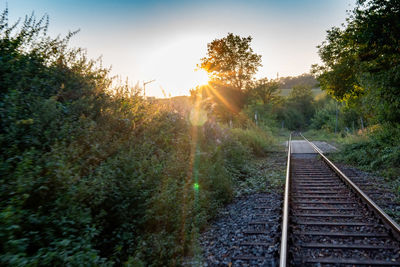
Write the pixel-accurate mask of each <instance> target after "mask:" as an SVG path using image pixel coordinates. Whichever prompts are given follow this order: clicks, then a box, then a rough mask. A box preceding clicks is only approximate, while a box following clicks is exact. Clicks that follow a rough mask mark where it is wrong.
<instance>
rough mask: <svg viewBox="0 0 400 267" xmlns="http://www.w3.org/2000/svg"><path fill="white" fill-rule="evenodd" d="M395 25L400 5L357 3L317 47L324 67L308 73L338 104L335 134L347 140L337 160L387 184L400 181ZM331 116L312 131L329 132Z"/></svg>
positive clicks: (321, 114) (378, 0) (377, 0)
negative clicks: (338, 131) (372, 173)
mask: <svg viewBox="0 0 400 267" xmlns="http://www.w3.org/2000/svg"><path fill="white" fill-rule="evenodd" d="M399 22H400V1H398V0H394V1H387V0H367V1H366V0H359V1H357V5H356V7H355V9H354V10H353V11H352V12H351V13H350V14H349V16H348V18H347V19H346V24H344V25H343V27H342V28H338V27H333V28H332V29H330V30H329V31H328V34H327V37H326V41H325V42H323V43H322V44H321V46H319V54H320V56H321V59H322V61H323V65H322V66H314V67H313V71H314V73H315V74H316V75H317V76H318V81H319V82H320V84H321V87H322V89H324V90H326V91H327V92H328V93H329V94H330V95H332V96H333V97H334V98H335V99H336V100H337V101H339V102H340V103H339V104H337V105H338V106H339V108H336V110H337V111H336V112H337V113H339V115H338V116H339V120H338V123H336V125H335V129H336V128H338V129H341V131H342V134H343V135H349V140H351V142H350V143H348V144H347V145H345V146H344V151H343V153H342V156H341V157H338V158H340V159H342V160H344V161H346V162H348V163H351V164H355V165H357V166H360V167H362V168H364V169H367V170H374V171H379V172H380V173H381V174H383V175H384V176H386V177H389V178H392V179H398V178H399V177H400V171H399V168H398V166H400V158H399V147H400V146H399V144H398V140H399V118H400V117H399V114H400V113H399V103H400V97H399V88H400V78H399V77H400V75H399V73H400V72H399V59H400V50H399V49H398V47H399V45H400V23H399ZM333 114H334V107H333V103H328V104H327V105H325V107H323V108H322V109H320V110H319V111H317V113H316V116H315V117H314V119H313V127H314V128H321V129H325V130H327V131H332V128H333V117H334V115H333ZM336 121H337V120H336V119H335V122H336ZM337 124H339V126H338V125H337ZM357 129H360V130H359V131H358V130H357ZM396 140H397V141H396ZM397 193H398V192H397Z"/></svg>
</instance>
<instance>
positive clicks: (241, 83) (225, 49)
mask: <svg viewBox="0 0 400 267" xmlns="http://www.w3.org/2000/svg"><path fill="white" fill-rule="evenodd" d="M251 40H252V38H251V36H248V37H240V36H239V35H234V34H233V33H228V35H227V36H226V37H224V38H221V39H215V40H213V41H212V42H211V43H209V44H208V45H207V56H206V57H204V58H202V59H201V60H200V61H201V62H200V64H199V65H198V68H201V69H204V70H205V71H207V72H208V73H209V74H210V75H211V79H212V80H213V81H215V82H219V83H222V84H223V85H225V86H230V87H233V88H234V89H236V90H243V89H245V88H247V87H249V85H251V83H252V79H253V75H254V74H255V73H256V72H257V69H258V67H260V66H261V56H260V55H257V54H256V53H254V51H253V49H252V48H251V47H250V42H251Z"/></svg>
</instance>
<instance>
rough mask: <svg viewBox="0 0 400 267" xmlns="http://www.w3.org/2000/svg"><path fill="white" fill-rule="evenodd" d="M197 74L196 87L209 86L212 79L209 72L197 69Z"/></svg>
mask: <svg viewBox="0 0 400 267" xmlns="http://www.w3.org/2000/svg"><path fill="white" fill-rule="evenodd" d="M194 72H195V76H194V78H195V81H196V82H197V84H196V85H207V84H208V82H209V80H210V77H209V76H208V73H207V71H205V70H203V69H197V70H195V71H194Z"/></svg>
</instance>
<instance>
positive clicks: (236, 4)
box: [0, 0, 355, 97]
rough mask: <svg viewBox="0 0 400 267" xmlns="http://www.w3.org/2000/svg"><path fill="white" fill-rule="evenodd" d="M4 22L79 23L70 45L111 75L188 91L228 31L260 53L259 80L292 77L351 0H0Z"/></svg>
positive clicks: (60, 28) (57, 26) (156, 91)
mask: <svg viewBox="0 0 400 267" xmlns="http://www.w3.org/2000/svg"><path fill="white" fill-rule="evenodd" d="M6 2H7V3H8V8H9V15H10V19H11V21H15V20H16V19H17V18H19V17H24V16H25V15H26V14H30V13H31V12H32V11H34V12H35V14H36V15H37V16H38V17H40V16H42V15H44V14H48V15H49V16H50V29H49V30H50V34H51V35H52V36H56V35H58V34H61V35H65V34H66V33H67V32H68V31H69V30H77V29H80V32H79V34H78V35H76V36H75V37H74V38H73V39H72V41H71V45H72V46H73V47H83V48H86V49H87V51H88V55H89V57H91V58H97V57H99V56H102V57H103V64H104V65H105V66H110V65H111V66H112V73H113V74H117V75H120V76H121V77H123V78H124V77H128V78H129V80H130V82H131V83H132V84H135V83H136V82H137V81H139V82H140V83H141V84H142V83H143V81H149V80H153V79H155V80H156V81H155V82H153V83H151V84H148V85H147V86H146V95H149V96H157V97H162V96H163V94H162V90H161V88H163V89H164V91H165V92H166V93H167V95H169V94H171V95H172V96H176V95H185V94H186V95H187V94H188V91H189V89H190V88H193V87H194V86H196V85H197V84H199V83H204V82H205V81H204V74H203V73H201V72H195V71H194V69H195V68H196V64H198V63H199V61H200V58H202V57H204V56H205V55H206V51H207V43H209V42H211V41H212V40H213V39H216V38H222V37H225V36H226V35H227V33H228V32H232V33H234V34H238V35H241V36H243V37H244V36H248V35H251V36H252V37H253V41H252V47H253V49H254V51H255V52H256V53H258V54H261V55H262V64H263V67H262V68H260V69H259V72H258V74H257V77H258V78H261V77H268V78H275V77H276V76H277V73H279V76H280V77H282V76H294V75H299V74H302V73H304V72H309V70H310V66H311V64H314V63H318V62H320V61H319V57H318V54H317V48H316V46H317V45H318V44H320V43H321V42H322V41H323V40H324V39H325V35H326V30H328V29H329V28H331V27H332V26H340V24H341V23H343V22H344V21H345V17H346V10H349V9H352V7H354V3H355V0H247V1H246V0H243V1H239V0H236V1H228V0H223V1H217V0H202V1H178V0H176V1H167V0H165V1H160V0H147V1H146V0H143V1H137V0H136V1H135V0H130V1H129V0H113V1H112V0H109V1H106V0H32V1H30V0H8V1H5V0H0V3H1V5H0V8H1V9H4V8H5V7H6Z"/></svg>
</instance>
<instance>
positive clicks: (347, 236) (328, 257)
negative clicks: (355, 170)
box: [280, 138, 400, 266]
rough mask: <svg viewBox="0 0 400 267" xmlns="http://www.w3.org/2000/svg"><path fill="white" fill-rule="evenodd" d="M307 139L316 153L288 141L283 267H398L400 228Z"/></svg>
mask: <svg viewBox="0 0 400 267" xmlns="http://www.w3.org/2000/svg"><path fill="white" fill-rule="evenodd" d="M304 139H305V138H304ZM305 141H306V142H307V144H308V145H309V146H311V147H312V148H313V149H314V150H315V152H316V153H313V154H309V153H297V154H292V153H291V152H292V148H291V140H290V139H289V149H288V164H287V176H286V185H285V194H284V205H283V215H282V238H281V250H280V266H359V265H360V266H400V242H399V240H400V238H399V237H400V227H399V226H398V225H397V224H396V223H395V222H394V221H393V220H392V219H391V218H390V217H389V216H388V215H387V214H385V213H384V212H383V210H382V209H381V208H379V207H378V206H377V205H376V204H375V203H374V202H373V201H372V200H371V199H370V198H369V197H368V196H367V195H366V194H364V193H363V192H362V191H361V190H360V189H359V188H358V187H357V186H356V185H355V184H354V183H353V182H352V181H351V180H350V179H349V178H348V177H347V176H346V175H344V174H343V173H342V172H341V171H340V170H339V169H338V168H337V167H336V166H335V165H333V163H332V162H330V161H329V159H327V158H326V157H325V156H324V155H323V154H322V152H321V151H320V150H319V149H318V148H317V147H316V146H315V145H313V144H312V143H310V142H308V140H307V139H305Z"/></svg>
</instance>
